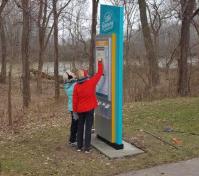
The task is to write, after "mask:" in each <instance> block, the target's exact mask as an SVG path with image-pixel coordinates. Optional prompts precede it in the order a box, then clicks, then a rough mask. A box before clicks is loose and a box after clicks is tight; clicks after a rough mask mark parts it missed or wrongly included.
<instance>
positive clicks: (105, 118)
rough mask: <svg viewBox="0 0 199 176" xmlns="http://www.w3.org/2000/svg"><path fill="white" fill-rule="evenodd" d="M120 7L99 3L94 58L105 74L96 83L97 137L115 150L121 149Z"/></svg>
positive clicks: (121, 76)
mask: <svg viewBox="0 0 199 176" xmlns="http://www.w3.org/2000/svg"><path fill="white" fill-rule="evenodd" d="M123 11H124V9H123V7H116V6H109V5H101V9H100V35H98V36H97V38H96V50H95V51H96V59H98V58H102V59H103V62H104V76H103V78H101V80H100V82H99V84H98V86H97V90H96V92H97V96H98V100H99V102H98V103H99V106H98V108H97V110H96V115H95V116H96V118H95V128H96V134H97V136H98V137H99V138H100V139H102V140H103V141H104V142H106V143H108V144H109V145H111V146H112V147H114V148H115V149H123V143H122V106H123V104H122V102H123V95H122V92H123V20H124V19H123V18H124V12H123Z"/></svg>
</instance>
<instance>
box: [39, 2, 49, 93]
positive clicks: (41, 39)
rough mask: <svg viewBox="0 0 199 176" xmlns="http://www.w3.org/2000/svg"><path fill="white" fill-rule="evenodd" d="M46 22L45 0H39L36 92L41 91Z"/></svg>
mask: <svg viewBox="0 0 199 176" xmlns="http://www.w3.org/2000/svg"><path fill="white" fill-rule="evenodd" d="M46 23H47V0H45V1H44V0H40V7H39V15H38V27H39V61H38V75H37V92H38V93H42V70H43V59H44V58H43V57H44V52H45V35H46Z"/></svg>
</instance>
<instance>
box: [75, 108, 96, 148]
mask: <svg viewBox="0 0 199 176" xmlns="http://www.w3.org/2000/svg"><path fill="white" fill-rule="evenodd" d="M78 117H79V122H78V132H77V147H78V149H81V148H82V147H83V137H84V126H85V128H86V129H85V150H89V149H90V145H91V129H92V125H93V118H94V110H91V111H88V112H83V113H78Z"/></svg>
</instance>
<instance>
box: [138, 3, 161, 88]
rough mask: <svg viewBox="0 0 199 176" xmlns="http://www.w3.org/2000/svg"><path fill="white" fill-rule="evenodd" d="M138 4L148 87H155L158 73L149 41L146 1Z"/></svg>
mask: <svg viewBox="0 0 199 176" xmlns="http://www.w3.org/2000/svg"><path fill="white" fill-rule="evenodd" d="M138 4H139V9H140V19H141V24H142V31H143V36H144V43H145V48H146V53H147V58H148V62H149V85H150V86H153V87H155V86H157V85H158V84H159V81H160V78H159V71H158V70H159V69H158V61H157V58H156V55H155V49H154V45H153V42H152V39H151V34H150V28H149V24H148V20H147V14H146V1H145V0H138Z"/></svg>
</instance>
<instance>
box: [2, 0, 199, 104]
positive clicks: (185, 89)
mask: <svg viewBox="0 0 199 176" xmlns="http://www.w3.org/2000/svg"><path fill="white" fill-rule="evenodd" d="M99 3H101V2H100V0H1V1H0V46H1V47H0V57H1V75H0V82H1V83H2V84H8V83H9V82H10V81H8V71H9V69H8V68H9V67H8V66H9V65H12V72H13V74H12V77H13V78H15V77H16V74H15V66H20V68H21V69H20V74H19V76H18V77H19V78H20V79H19V81H20V82H21V85H22V86H21V92H22V97H23V106H24V107H28V106H29V104H30V102H31V89H30V82H31V81H34V80H35V79H34V80H33V79H32V76H31V74H30V73H31V70H32V69H33V68H34V71H36V74H35V77H36V82H37V86H36V87H35V89H36V91H37V93H38V94H42V90H43V88H42V82H43V80H44V77H43V76H42V75H43V72H44V68H43V67H44V64H45V63H47V62H53V63H54V66H53V69H54V76H53V79H54V97H55V99H56V100H58V99H59V96H60V76H59V65H60V64H63V63H65V62H67V63H70V64H71V68H72V69H75V68H78V66H79V65H81V64H82V63H84V64H86V65H87V68H89V71H90V74H91V75H92V74H93V73H94V55H95V53H94V48H95V37H96V34H97V33H98V30H99V16H98V9H99ZM103 3H107V4H113V5H117V6H124V12H125V19H124V30H125V31H124V32H125V35H124V36H125V39H124V101H125V102H131V101H142V100H154V99H160V98H165V97H175V96H198V95H199V91H198V90H199V86H198V84H199V70H198V69H199V16H198V15H199V9H198V8H199V1H197V0H104V1H103ZM35 65H36V68H35V67H34V66H35ZM46 74H48V73H46ZM32 96H33V95H32Z"/></svg>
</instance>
